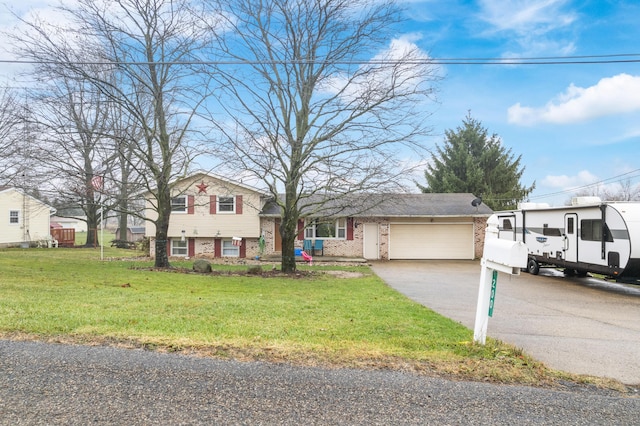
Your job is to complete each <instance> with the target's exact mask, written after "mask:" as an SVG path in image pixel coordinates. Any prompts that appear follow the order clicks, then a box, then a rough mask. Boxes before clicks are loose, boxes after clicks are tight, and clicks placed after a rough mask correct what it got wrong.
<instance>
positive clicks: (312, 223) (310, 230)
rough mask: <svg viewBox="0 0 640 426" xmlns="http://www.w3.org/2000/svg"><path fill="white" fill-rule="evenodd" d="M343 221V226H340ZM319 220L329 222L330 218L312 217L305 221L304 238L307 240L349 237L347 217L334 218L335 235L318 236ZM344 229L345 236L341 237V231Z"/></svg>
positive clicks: (344, 238)
mask: <svg viewBox="0 0 640 426" xmlns="http://www.w3.org/2000/svg"><path fill="white" fill-rule="evenodd" d="M341 221H342V224H343V226H340V222H341ZM317 222H329V220H326V221H325V220H322V219H310V220H309V221H307V222H306V223H305V228H304V238H305V240H346V239H347V218H345V217H341V218H338V219H335V220H333V224H334V233H335V237H318V236H317V235H316V224H317ZM341 230H342V231H343V233H344V236H343V237H340V236H339V235H340V231H341Z"/></svg>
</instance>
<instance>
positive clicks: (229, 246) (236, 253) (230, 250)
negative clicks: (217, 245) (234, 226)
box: [222, 240, 240, 257]
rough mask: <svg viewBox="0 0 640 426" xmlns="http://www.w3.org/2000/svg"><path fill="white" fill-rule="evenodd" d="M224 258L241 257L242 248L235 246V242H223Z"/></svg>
mask: <svg viewBox="0 0 640 426" xmlns="http://www.w3.org/2000/svg"><path fill="white" fill-rule="evenodd" d="M222 256H223V257H240V246H237V245H235V244H233V240H222Z"/></svg>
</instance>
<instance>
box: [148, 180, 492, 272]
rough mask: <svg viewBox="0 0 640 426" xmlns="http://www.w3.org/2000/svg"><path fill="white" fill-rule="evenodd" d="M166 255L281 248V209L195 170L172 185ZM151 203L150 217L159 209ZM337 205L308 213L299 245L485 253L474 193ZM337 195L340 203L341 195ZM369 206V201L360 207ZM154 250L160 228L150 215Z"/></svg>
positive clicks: (251, 253)
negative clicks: (473, 202)
mask: <svg viewBox="0 0 640 426" xmlns="http://www.w3.org/2000/svg"><path fill="white" fill-rule="evenodd" d="M174 191H175V193H174V195H173V198H172V213H171V219H170V222H169V231H168V241H167V251H168V253H169V256H180V257H194V256H196V257H198V256H201V257H212V258H222V257H229V258H253V257H256V256H273V255H278V254H281V250H282V239H281V237H280V219H281V213H280V208H279V207H278V205H277V204H276V203H275V202H274V200H273V198H272V196H271V195H269V194H268V193H266V192H264V191H261V190H260V189H257V188H255V187H252V186H249V185H246V184H243V183H241V182H236V181H233V180H231V179H227V178H224V177H221V176H217V175H214V174H211V173H205V172H197V173H194V174H193V175H191V176H189V177H187V178H184V179H182V180H180V181H178V182H176V185H175V187H174ZM148 197H149V194H147V202H146V211H147V213H146V214H147V217H148V218H150V219H153V218H155V217H157V213H155V211H154V210H153V208H152V205H153V203H152V201H153V200H151V199H149V198H148ZM348 197H349V198H345V199H342V200H334V201H333V204H334V205H335V208H333V209H332V208H331V203H327V205H328V206H329V208H325V209H324V210H323V211H322V212H319V211H315V212H311V211H309V212H305V211H304V210H303V212H302V213H303V216H305V217H304V218H303V219H301V220H300V221H299V224H298V230H299V233H298V235H297V240H296V246H297V247H298V248H300V249H304V250H306V251H311V254H313V255H315V256H326V257H347V258H364V259H370V260H390V259H475V258H479V257H482V248H483V244H484V231H485V227H486V221H487V218H488V217H489V216H490V215H491V214H492V213H493V212H492V210H491V209H489V208H488V207H486V206H485V205H483V204H481V205H479V206H474V205H472V204H471V202H472V201H473V200H474V198H475V197H474V196H473V195H472V194H366V195H364V194H361V195H351V196H348ZM338 201H339V202H338ZM363 206H364V208H363ZM145 235H146V236H147V237H148V238H150V240H151V241H150V242H151V244H150V247H151V250H150V255H151V256H153V255H154V254H155V253H154V249H153V248H154V247H155V227H154V225H153V223H152V222H150V221H147V222H146V231H145Z"/></svg>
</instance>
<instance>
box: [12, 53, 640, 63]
mask: <svg viewBox="0 0 640 426" xmlns="http://www.w3.org/2000/svg"><path fill="white" fill-rule="evenodd" d="M0 63H3V64H16V65H64V64H72V65H111V66H114V65H151V64H155V65H264V64H275V65H284V64H300V65H313V64H317V63H322V61H308V60H300V61H295V60H289V61H226V60H216V61H152V62H148V61H133V62H122V61H109V62H106V61H55V60H51V61H46V60H25V59H0ZM333 63H335V64H341V65H365V64H369V65H389V64H397V63H402V64H406V65H588V64H619V63H640V53H615V54H607V55H579V56H540V57H521V58H490V57H489V58H483V57H479V58H472V57H470V58H428V57H427V58H419V59H405V60H398V61H394V60H353V61H334V62H333Z"/></svg>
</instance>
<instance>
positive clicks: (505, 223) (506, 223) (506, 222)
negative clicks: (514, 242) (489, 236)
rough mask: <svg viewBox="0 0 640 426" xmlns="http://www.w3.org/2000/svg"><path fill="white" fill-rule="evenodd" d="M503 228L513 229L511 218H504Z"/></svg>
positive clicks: (506, 229)
mask: <svg viewBox="0 0 640 426" xmlns="http://www.w3.org/2000/svg"><path fill="white" fill-rule="evenodd" d="M502 229H503V230H505V231H512V230H513V227H512V226H511V221H510V220H509V219H503V220H502Z"/></svg>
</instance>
